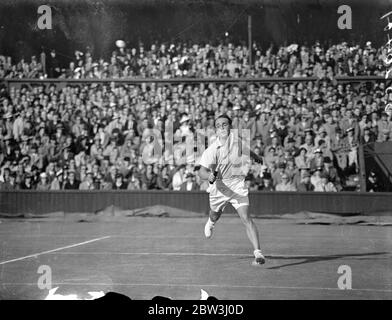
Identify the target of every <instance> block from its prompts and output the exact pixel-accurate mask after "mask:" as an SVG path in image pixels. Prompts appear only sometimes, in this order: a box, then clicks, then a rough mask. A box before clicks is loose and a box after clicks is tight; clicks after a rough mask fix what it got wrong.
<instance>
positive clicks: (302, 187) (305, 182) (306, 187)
mask: <svg viewBox="0 0 392 320" xmlns="http://www.w3.org/2000/svg"><path fill="white" fill-rule="evenodd" d="M297 191H300V192H308V191H314V186H313V184H312V183H311V182H310V173H309V172H307V171H306V172H304V174H303V175H302V177H301V181H300V183H299V184H298V185H297Z"/></svg>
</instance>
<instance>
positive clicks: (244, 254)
mask: <svg viewBox="0 0 392 320" xmlns="http://www.w3.org/2000/svg"><path fill="white" fill-rule="evenodd" d="M57 254H61V255H79V254H80V255H130V256H132V255H134V256H154V255H156V256H207V257H210V256H212V257H213V256H217V257H247V256H249V257H251V256H252V254H251V253H249V252H248V253H206V252H111V251H98V252H92V251H67V252H59V253H57ZM359 254H363V253H359ZM369 255H371V253H369ZM384 255H389V253H386V254H384ZM265 256H266V258H278V257H279V258H280V257H288V258H298V259H306V258H322V257H324V255H320V254H283V253H282V254H265ZM331 256H336V257H337V258H347V259H349V258H350V257H351V256H350V255H348V256H347V257H345V256H344V253H341V254H339V253H338V254H336V255H331ZM352 257H359V258H361V257H366V254H363V256H355V254H354V255H353V256H352Z"/></svg>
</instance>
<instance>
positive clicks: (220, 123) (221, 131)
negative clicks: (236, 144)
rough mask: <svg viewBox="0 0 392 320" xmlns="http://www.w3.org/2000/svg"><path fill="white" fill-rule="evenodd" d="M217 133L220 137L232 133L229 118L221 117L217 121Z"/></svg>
mask: <svg viewBox="0 0 392 320" xmlns="http://www.w3.org/2000/svg"><path fill="white" fill-rule="evenodd" d="M215 128H216V133H217V135H218V137H220V138H224V137H227V136H228V135H229V133H230V123H229V120H227V119H225V118H220V119H218V120H217V121H216V123H215Z"/></svg>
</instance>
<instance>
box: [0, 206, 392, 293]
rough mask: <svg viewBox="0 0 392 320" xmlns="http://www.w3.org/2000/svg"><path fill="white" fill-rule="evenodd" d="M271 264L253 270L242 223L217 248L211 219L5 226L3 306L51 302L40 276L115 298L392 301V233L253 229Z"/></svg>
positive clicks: (285, 225)
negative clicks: (344, 282)
mask: <svg viewBox="0 0 392 320" xmlns="http://www.w3.org/2000/svg"><path fill="white" fill-rule="evenodd" d="M255 222H256V224H257V226H258V228H259V232H260V239H261V243H262V249H263V252H264V254H265V255H266V258H267V262H266V264H265V265H263V266H252V265H251V262H252V249H251V246H250V243H249V241H248V239H247V237H246V234H245V228H244V226H243V225H242V224H241V222H240V219H239V218H238V217H237V216H234V215H227V214H226V215H223V216H222V218H221V220H220V221H219V223H218V224H217V225H216V228H215V233H214V236H213V239H211V240H206V239H205V238H204V235H203V228H204V223H205V218H156V217H131V218H127V219H122V220H119V221H115V220H114V221H98V222H84V223H82V222H79V223H78V222H71V221H50V220H48V221H45V220H42V219H24V220H23V219H18V220H17V219H3V220H2V221H1V223H0V243H1V247H0V299H44V298H45V297H46V296H47V294H48V290H41V289H39V288H38V285H37V282H38V279H39V277H40V276H41V274H38V273H37V271H38V268H39V266H41V265H48V266H50V268H51V270H52V282H53V284H52V286H53V287H59V289H58V290H57V293H60V294H64V295H66V294H72V293H74V294H75V293H76V294H78V296H79V297H80V298H87V297H89V296H88V294H87V292H88V291H101V290H102V291H104V292H108V291H115V292H118V293H122V294H125V295H127V296H129V297H130V298H132V299H151V298H153V297H154V296H156V295H161V296H166V297H171V298H172V299H199V298H200V289H203V290H206V291H207V292H208V293H209V294H210V295H213V296H215V297H216V298H218V299H252V300H253V299H391V298H392V277H391V270H392V255H391V248H392V245H391V244H392V227H379V226H360V225H302V224H297V223H296V222H295V220H285V219H255ZM340 265H348V266H350V267H351V269H352V290H340V289H338V285H337V282H338V278H339V277H340V276H341V275H340V274H338V268H339V266H340Z"/></svg>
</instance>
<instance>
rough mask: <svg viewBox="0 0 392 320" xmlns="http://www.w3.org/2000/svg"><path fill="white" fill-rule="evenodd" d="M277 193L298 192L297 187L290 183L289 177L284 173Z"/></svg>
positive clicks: (277, 187) (277, 186) (276, 188)
mask: <svg viewBox="0 0 392 320" xmlns="http://www.w3.org/2000/svg"><path fill="white" fill-rule="evenodd" d="M275 190H276V191H297V189H296V187H295V186H294V185H293V184H292V183H291V182H290V179H289V176H288V175H287V174H286V173H283V174H282V176H281V182H279V183H278V184H277V185H276V187H275Z"/></svg>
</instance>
